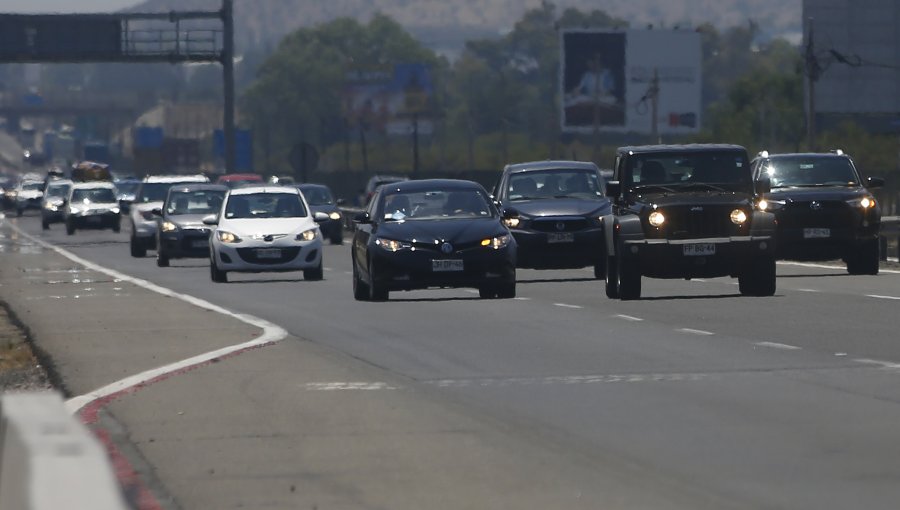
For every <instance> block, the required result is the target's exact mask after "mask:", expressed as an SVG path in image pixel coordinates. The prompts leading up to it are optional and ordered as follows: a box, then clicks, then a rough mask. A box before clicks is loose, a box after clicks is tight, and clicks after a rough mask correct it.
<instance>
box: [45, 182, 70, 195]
mask: <svg viewBox="0 0 900 510" xmlns="http://www.w3.org/2000/svg"><path fill="white" fill-rule="evenodd" d="M69 188H70V186H69V185H67V184H57V185H50V186H49V187H48V188H47V197H49V198H64V197H65V196H66V195H68V194H69Z"/></svg>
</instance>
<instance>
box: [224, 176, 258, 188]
mask: <svg viewBox="0 0 900 510" xmlns="http://www.w3.org/2000/svg"><path fill="white" fill-rule="evenodd" d="M260 183H262V179H261V178H255V177H254V178H250V177H248V178H246V179H227V180H223V181H221V182H220V183H219V184H224V185H225V186H228V187H229V188H231V189H235V188H243V187H244V186H256V185H258V184H260Z"/></svg>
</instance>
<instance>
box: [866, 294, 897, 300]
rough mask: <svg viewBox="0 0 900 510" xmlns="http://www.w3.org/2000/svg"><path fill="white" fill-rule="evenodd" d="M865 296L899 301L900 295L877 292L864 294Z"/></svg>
mask: <svg viewBox="0 0 900 510" xmlns="http://www.w3.org/2000/svg"><path fill="white" fill-rule="evenodd" d="M866 297H870V298H875V299H890V300H892V301H900V297H898V296H879V295H878V294H866Z"/></svg>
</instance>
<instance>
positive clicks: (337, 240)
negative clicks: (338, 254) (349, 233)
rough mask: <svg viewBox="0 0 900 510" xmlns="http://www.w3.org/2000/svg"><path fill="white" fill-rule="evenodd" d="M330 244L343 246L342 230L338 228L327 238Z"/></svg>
mask: <svg viewBox="0 0 900 510" xmlns="http://www.w3.org/2000/svg"><path fill="white" fill-rule="evenodd" d="M329 240H330V241H331V244H344V229H342V228H338V229H337V230H335V232H334V233H333V234H332V235H331V237H330V238H329Z"/></svg>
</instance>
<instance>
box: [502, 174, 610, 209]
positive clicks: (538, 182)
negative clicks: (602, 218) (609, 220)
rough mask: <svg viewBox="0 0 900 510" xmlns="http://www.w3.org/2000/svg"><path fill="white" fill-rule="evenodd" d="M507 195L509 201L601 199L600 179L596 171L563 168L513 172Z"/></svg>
mask: <svg viewBox="0 0 900 510" xmlns="http://www.w3.org/2000/svg"><path fill="white" fill-rule="evenodd" d="M507 193H508V195H509V200H510V201H512V202H518V201H522V200H537V199H542V198H578V199H582V200H603V199H604V193H603V184H602V179H600V178H599V177H598V175H597V172H595V171H592V170H577V169H565V168H559V169H553V170H540V171H528V172H518V173H514V174H512V175H510V177H509V185H508V189H507Z"/></svg>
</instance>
